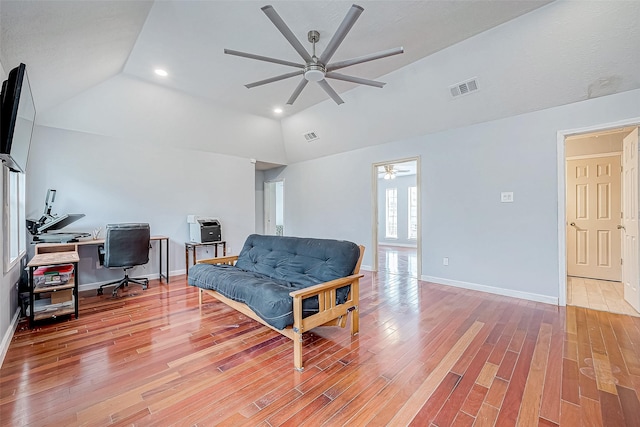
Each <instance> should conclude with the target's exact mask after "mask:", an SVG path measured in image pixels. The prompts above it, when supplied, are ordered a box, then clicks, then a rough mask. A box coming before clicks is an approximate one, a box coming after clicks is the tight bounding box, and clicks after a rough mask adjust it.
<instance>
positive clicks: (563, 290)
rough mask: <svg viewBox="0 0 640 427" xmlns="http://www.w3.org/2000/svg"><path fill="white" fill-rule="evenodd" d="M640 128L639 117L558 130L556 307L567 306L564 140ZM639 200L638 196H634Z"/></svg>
mask: <svg viewBox="0 0 640 427" xmlns="http://www.w3.org/2000/svg"><path fill="white" fill-rule="evenodd" d="M629 126H640V117H634V118H630V119H625V120H621V121H618V122H610V123H601V124H597V125H591V126H586V127H582V128H576V129H566V130H559V131H558V132H557V139H556V152H557V158H556V161H557V168H558V175H557V178H558V233H557V234H558V288H559V289H558V305H559V306H566V305H567V231H566V227H567V218H566V215H567V212H566V210H567V205H566V203H567V199H566V191H567V189H566V186H567V182H566V157H565V139H566V138H567V137H568V136H573V135H581V134H587V133H594V132H601V131H606V130H612V129H617V128H622V127H629ZM636 197H639V198H640V195H636ZM623 256H624V254H623Z"/></svg>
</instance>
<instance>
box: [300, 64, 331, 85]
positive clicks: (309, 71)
mask: <svg viewBox="0 0 640 427" xmlns="http://www.w3.org/2000/svg"><path fill="white" fill-rule="evenodd" d="M325 73H326V70H325V68H324V65H322V64H321V63H319V62H317V63H315V64H307V65H306V66H305V67H304V78H305V79H307V80H308V81H310V82H319V81H320V80H322V79H324V74H325Z"/></svg>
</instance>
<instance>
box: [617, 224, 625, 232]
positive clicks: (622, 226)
mask: <svg viewBox="0 0 640 427" xmlns="http://www.w3.org/2000/svg"><path fill="white" fill-rule="evenodd" d="M618 230H624V231H627V229H626V228H624V225H619V226H618Z"/></svg>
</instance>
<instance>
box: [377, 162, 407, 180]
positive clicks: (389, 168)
mask: <svg viewBox="0 0 640 427" xmlns="http://www.w3.org/2000/svg"><path fill="white" fill-rule="evenodd" d="M398 172H410V170H409V169H396V168H395V166H394V165H384V166H380V167H379V168H378V174H380V175H382V174H384V176H383V178H384V179H395V178H396V174H397V173H398Z"/></svg>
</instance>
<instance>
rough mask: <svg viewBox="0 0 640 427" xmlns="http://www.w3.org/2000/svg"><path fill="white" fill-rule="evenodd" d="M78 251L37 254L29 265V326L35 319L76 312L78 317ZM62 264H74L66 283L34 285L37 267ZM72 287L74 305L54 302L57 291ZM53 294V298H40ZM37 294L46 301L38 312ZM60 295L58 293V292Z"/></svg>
mask: <svg viewBox="0 0 640 427" xmlns="http://www.w3.org/2000/svg"><path fill="white" fill-rule="evenodd" d="M79 261H80V258H79V257H78V252H76V251H68V252H51V253H41V254H37V255H35V256H34V257H33V258H31V260H30V261H29V263H28V264H27V267H29V310H30V311H29V327H30V328H33V323H34V321H38V320H45V319H56V318H57V317H59V316H64V315H67V314H75V316H76V319H77V318H78V262H79ZM62 264H72V265H73V274H72V275H71V277H70V278H69V280H68V281H67V282H66V283H59V284H56V285H52V286H34V281H33V274H34V272H35V270H36V268H37V267H45V266H56V265H62ZM69 289H72V292H73V293H72V295H73V300H74V301H73V306H72V307H69V306H67V305H62V306H61V305H59V304H54V302H55V301H53V295H54V294H55V293H56V292H61V293H62V292H64V291H68V290H69ZM49 294H50V295H52V296H51V299H40V295H49ZM36 295H38V297H39V298H38V301H42V302H44V304H42V305H41V306H40V309H41V310H40V311H39V312H38V313H37V314H36V307H35V301H36V298H35V297H36ZM56 295H58V294H56Z"/></svg>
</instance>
